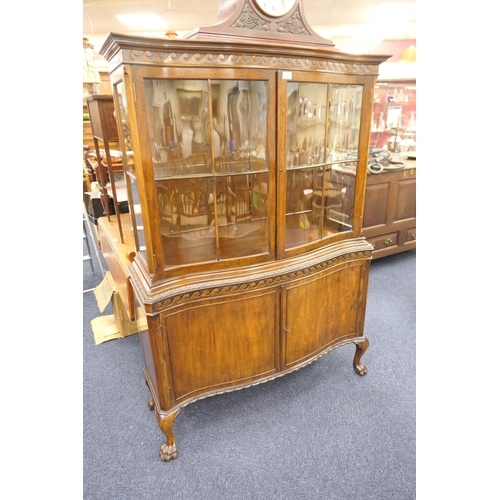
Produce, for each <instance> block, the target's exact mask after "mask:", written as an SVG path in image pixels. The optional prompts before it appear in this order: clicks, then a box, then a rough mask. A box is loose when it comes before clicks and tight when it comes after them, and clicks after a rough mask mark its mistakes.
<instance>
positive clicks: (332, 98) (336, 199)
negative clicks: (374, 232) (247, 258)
mask: <svg viewBox="0 0 500 500" xmlns="http://www.w3.org/2000/svg"><path fill="white" fill-rule="evenodd" d="M362 90H363V87H362V86H360V85H357V86H356V85H334V84H323V83H300V82H288V84H287V95H288V101H287V129H286V130H287V132H286V147H287V155H286V165H287V194H286V196H287V199H286V232H285V248H286V249H289V248H293V247H296V246H300V245H305V244H307V243H310V242H314V241H317V240H321V239H323V238H327V237H330V236H333V235H335V234H337V233H339V232H341V231H348V230H350V229H351V227H352V214H353V210H354V188H355V182H354V181H355V174H356V165H357V150H358V141H359V127H360V119H361V102H362Z"/></svg>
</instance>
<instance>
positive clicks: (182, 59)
mask: <svg viewBox="0 0 500 500" xmlns="http://www.w3.org/2000/svg"><path fill="white" fill-rule="evenodd" d="M129 57H130V62H133V63H139V64H146V65H155V66H156V65H164V66H170V65H171V66H177V65H179V66H182V67H189V66H193V67H199V66H204V65H210V66H211V67H215V66H219V67H234V68H238V67H241V68H248V67H253V68H264V69H285V70H313V71H330V72H334V73H342V74H345V73H348V74H376V72H377V71H378V65H373V64H361V63H359V64H356V63H347V62H334V61H327V60H321V59H312V58H299V57H275V56H267V55H249V54H226V53H219V54H213V53H205V54H204V53H200V52H155V51H151V50H130V51H129ZM125 62H127V61H126V59H125Z"/></svg>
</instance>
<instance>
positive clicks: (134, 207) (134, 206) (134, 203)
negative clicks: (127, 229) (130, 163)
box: [128, 175, 146, 258]
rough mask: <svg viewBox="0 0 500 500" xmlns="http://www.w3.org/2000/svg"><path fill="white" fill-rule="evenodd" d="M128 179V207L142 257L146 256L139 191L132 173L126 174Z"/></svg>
mask: <svg viewBox="0 0 500 500" xmlns="http://www.w3.org/2000/svg"><path fill="white" fill-rule="evenodd" d="M128 180H129V187H130V191H129V197H130V199H129V208H130V207H131V211H130V213H131V214H133V216H134V219H135V227H136V229H137V233H136V236H137V239H138V245H139V251H141V252H144V258H146V254H145V251H146V242H145V240H144V226H143V222H142V212H141V205H140V203H139V193H138V192H137V181H136V179H135V177H134V176H133V175H129V176H128Z"/></svg>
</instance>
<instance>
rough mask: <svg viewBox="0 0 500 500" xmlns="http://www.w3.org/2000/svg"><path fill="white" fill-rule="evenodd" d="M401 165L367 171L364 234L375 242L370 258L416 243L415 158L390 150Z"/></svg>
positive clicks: (389, 253)
mask: <svg viewBox="0 0 500 500" xmlns="http://www.w3.org/2000/svg"><path fill="white" fill-rule="evenodd" d="M392 160H393V161H403V162H404V164H405V167H404V169H401V170H392V171H391V170H389V169H387V170H384V171H383V172H381V173H380V174H368V176H367V182H366V198H365V211H364V218H363V235H364V236H365V237H366V239H367V240H368V241H369V242H370V243H371V244H372V245H373V246H374V251H373V259H377V258H380V257H385V256H387V255H392V254H394V253H398V252H404V251H406V250H410V249H412V248H416V246H417V213H416V191H417V162H416V160H407V159H406V158H405V157H404V156H401V155H397V154H393V155H392Z"/></svg>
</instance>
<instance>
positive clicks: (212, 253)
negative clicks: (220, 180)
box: [156, 177, 216, 265]
mask: <svg viewBox="0 0 500 500" xmlns="http://www.w3.org/2000/svg"><path fill="white" fill-rule="evenodd" d="M156 191H157V196H158V207H159V212H160V214H159V215H160V229H161V235H162V237H163V242H164V244H163V251H164V254H165V259H166V261H167V262H169V263H171V264H173V265H176V264H188V263H192V262H204V261H210V260H215V259H216V245H215V224H214V211H213V203H212V192H213V187H212V179H211V178H204V177H198V178H186V179H172V180H166V181H158V182H157V183H156Z"/></svg>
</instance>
